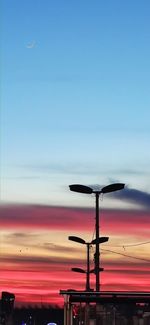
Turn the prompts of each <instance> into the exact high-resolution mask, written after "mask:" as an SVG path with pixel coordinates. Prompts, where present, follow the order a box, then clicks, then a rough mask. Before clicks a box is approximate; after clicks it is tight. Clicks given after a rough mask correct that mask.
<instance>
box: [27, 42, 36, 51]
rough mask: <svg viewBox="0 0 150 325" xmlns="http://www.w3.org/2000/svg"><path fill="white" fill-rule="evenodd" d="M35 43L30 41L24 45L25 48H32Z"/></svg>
mask: <svg viewBox="0 0 150 325" xmlns="http://www.w3.org/2000/svg"><path fill="white" fill-rule="evenodd" d="M35 44H36V42H35V41H32V42H31V43H28V44H27V46H26V47H27V49H33V47H35Z"/></svg>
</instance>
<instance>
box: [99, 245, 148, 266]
mask: <svg viewBox="0 0 150 325" xmlns="http://www.w3.org/2000/svg"><path fill="white" fill-rule="evenodd" d="M101 251H105V252H109V253H114V254H118V255H122V256H125V257H129V258H134V259H136V260H140V261H145V262H148V263H150V260H147V259H146V258H140V257H136V256H131V255H127V254H124V253H119V252H115V251H112V250H110V249H103V248H101Z"/></svg>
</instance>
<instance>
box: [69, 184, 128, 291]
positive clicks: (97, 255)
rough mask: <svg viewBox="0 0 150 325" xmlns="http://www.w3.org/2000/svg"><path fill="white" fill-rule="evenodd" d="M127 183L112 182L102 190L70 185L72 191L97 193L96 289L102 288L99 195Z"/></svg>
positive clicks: (120, 188)
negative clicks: (100, 275)
mask: <svg viewBox="0 0 150 325" xmlns="http://www.w3.org/2000/svg"><path fill="white" fill-rule="evenodd" d="M124 186H125V184H123V183H115V184H110V185H107V186H105V187H103V188H102V189H101V190H99V191H98V190H94V189H92V188H91V187H89V186H85V185H81V184H72V185H69V188H70V190H71V191H74V192H79V193H84V194H95V198H96V209H95V219H96V221H95V228H96V242H95V244H96V252H95V273H96V291H99V290H100V279H99V264H100V257H99V253H100V250H99V197H100V194H105V193H110V192H114V191H118V190H122V189H123V188H124Z"/></svg>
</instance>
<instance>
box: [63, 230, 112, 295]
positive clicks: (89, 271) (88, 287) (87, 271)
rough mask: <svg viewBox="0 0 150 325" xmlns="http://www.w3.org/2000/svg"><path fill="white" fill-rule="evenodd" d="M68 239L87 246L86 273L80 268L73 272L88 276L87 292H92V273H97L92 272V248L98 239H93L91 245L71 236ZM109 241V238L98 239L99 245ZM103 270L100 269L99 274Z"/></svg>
mask: <svg viewBox="0 0 150 325" xmlns="http://www.w3.org/2000/svg"><path fill="white" fill-rule="evenodd" d="M68 239H69V240H72V241H74V242H76V243H80V244H83V245H86V247H87V268H86V271H85V270H83V269H81V268H78V267H73V268H72V271H74V272H78V273H85V274H86V291H90V273H95V271H96V270H95V269H93V270H90V246H91V245H95V244H96V239H93V240H92V241H91V242H90V243H89V242H86V241H85V240H84V239H82V238H80V237H77V236H69V237H68ZM108 239H109V237H100V238H98V242H99V244H101V243H105V242H107V241H108ZM103 270H104V269H103V268H99V272H102V271H103Z"/></svg>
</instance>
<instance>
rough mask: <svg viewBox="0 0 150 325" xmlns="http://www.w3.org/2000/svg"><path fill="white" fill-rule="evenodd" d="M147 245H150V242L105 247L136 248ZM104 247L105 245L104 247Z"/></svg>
mask: <svg viewBox="0 0 150 325" xmlns="http://www.w3.org/2000/svg"><path fill="white" fill-rule="evenodd" d="M146 244H150V241H145V242H142V243H135V244H127V245H126V244H125V245H107V246H106V245H105V247H108V246H109V247H123V248H125V247H134V246H141V245H146ZM103 246H104V245H103Z"/></svg>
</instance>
